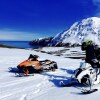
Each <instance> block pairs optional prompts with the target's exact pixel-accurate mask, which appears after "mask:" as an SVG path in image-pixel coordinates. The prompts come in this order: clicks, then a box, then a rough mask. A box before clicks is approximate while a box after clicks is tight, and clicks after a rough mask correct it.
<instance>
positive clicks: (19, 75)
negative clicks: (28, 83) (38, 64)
mask: <svg viewBox="0 0 100 100" xmlns="http://www.w3.org/2000/svg"><path fill="white" fill-rule="evenodd" d="M15 75H16V76H18V77H27V76H34V74H28V75H27V76H26V75H25V74H24V73H20V74H19V73H15Z"/></svg>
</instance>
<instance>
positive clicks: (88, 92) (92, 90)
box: [81, 89, 98, 94]
mask: <svg viewBox="0 0 100 100" xmlns="http://www.w3.org/2000/svg"><path fill="white" fill-rule="evenodd" d="M96 91H98V89H91V90H86V89H82V91H81V92H82V93H83V94H90V93H93V92H96Z"/></svg>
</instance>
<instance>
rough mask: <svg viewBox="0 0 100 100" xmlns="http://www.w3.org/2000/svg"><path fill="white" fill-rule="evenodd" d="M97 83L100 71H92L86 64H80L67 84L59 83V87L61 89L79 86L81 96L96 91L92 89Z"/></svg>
mask: <svg viewBox="0 0 100 100" xmlns="http://www.w3.org/2000/svg"><path fill="white" fill-rule="evenodd" d="M99 83H100V69H99V68H97V69H94V68H92V66H91V65H90V64H88V63H86V62H81V63H80V67H79V68H78V69H76V70H75V71H74V74H73V75H72V76H71V79H70V82H69V83H68V84H65V83H63V82H60V84H61V86H63V87H66V86H67V87H68V86H73V85H76V84H79V86H80V89H81V92H82V93H83V94H89V93H92V92H95V91H97V90H98V89H93V86H94V85H96V84H99Z"/></svg>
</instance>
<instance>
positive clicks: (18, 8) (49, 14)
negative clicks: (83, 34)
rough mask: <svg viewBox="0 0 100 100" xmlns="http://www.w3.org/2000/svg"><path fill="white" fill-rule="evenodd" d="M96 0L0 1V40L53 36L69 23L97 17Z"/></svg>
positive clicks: (98, 11) (99, 6)
mask: <svg viewBox="0 0 100 100" xmlns="http://www.w3.org/2000/svg"><path fill="white" fill-rule="evenodd" d="M99 4H100V1H99V0H76V1H72V0H63V1H61V0H1V1H0V40H1V39H2V40H20V41H23V40H27V41H30V40H34V39H37V38H45V37H51V36H55V35H56V34H58V33H60V32H62V31H63V30H66V29H69V28H70V26H71V25H72V24H74V23H75V22H77V21H80V20H82V19H85V18H89V17H100V5H99Z"/></svg>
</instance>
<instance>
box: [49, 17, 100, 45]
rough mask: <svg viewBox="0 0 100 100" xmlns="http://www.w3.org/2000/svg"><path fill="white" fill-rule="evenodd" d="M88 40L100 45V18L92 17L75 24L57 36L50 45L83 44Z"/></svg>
mask: <svg viewBox="0 0 100 100" xmlns="http://www.w3.org/2000/svg"><path fill="white" fill-rule="evenodd" d="M86 39H91V40H93V41H94V42H95V43H97V44H99V45H100V18H98V17H91V18H87V19H83V20H82V21H80V22H75V23H74V24H73V25H72V26H71V27H70V29H68V30H66V31H64V32H62V33H59V34H57V35H56V36H55V37H54V38H53V40H52V43H51V44H50V45H52V46H56V45H59V44H66V43H71V44H75V43H78V44H81V43H82V42H83V41H84V40H86Z"/></svg>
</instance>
